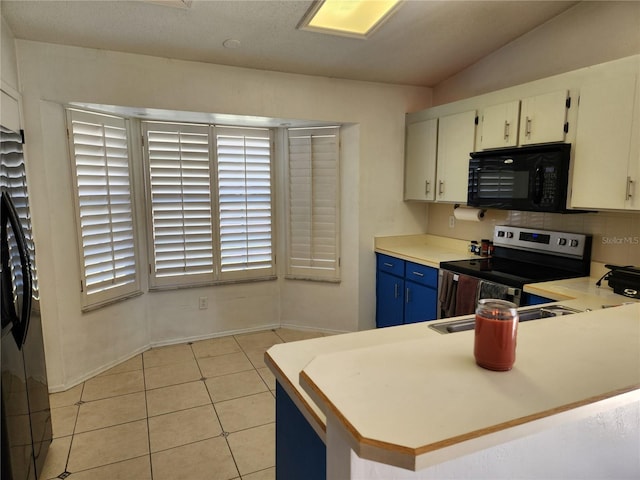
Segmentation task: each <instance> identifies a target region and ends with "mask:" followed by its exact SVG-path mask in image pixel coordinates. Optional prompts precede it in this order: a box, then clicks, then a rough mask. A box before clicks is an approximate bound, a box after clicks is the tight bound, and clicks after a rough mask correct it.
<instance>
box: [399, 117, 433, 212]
mask: <svg viewBox="0 0 640 480" xmlns="http://www.w3.org/2000/svg"><path fill="white" fill-rule="evenodd" d="M437 145H438V119H437V118H434V119H432V120H426V121H424V122H417V123H412V124H409V125H407V138H406V151H405V163H404V199H405V200H435V191H436V153H437V150H436V149H437Z"/></svg>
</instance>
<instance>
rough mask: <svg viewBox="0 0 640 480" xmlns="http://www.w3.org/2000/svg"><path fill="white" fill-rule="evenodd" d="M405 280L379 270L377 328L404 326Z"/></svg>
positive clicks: (377, 277)
mask: <svg viewBox="0 0 640 480" xmlns="http://www.w3.org/2000/svg"><path fill="white" fill-rule="evenodd" d="M403 292H404V280H403V279H402V278H400V277H396V276H395V275H391V274H389V273H387V272H384V271H381V270H378V274H377V276H376V327H378V328H380V327H391V326H394V325H402V323H403V317H404V296H403Z"/></svg>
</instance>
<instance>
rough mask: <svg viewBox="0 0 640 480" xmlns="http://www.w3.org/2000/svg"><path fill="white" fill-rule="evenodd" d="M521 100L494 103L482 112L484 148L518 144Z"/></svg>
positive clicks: (482, 141)
mask: <svg viewBox="0 0 640 480" xmlns="http://www.w3.org/2000/svg"><path fill="white" fill-rule="evenodd" d="M519 116H520V100H515V101H513V102H507V103H502V104H500V105H492V106H490V107H486V108H485V109H484V110H483V112H482V140H481V143H482V144H481V148H482V150H487V149H489V148H501V147H515V146H516V145H518V119H519Z"/></svg>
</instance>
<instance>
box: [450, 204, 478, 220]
mask: <svg viewBox="0 0 640 480" xmlns="http://www.w3.org/2000/svg"><path fill="white" fill-rule="evenodd" d="M453 216H454V217H455V218H456V220H465V221H467V222H479V221H480V220H482V218H483V217H484V210H482V209H481V208H466V207H458V208H454V209H453Z"/></svg>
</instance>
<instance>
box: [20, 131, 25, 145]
mask: <svg viewBox="0 0 640 480" xmlns="http://www.w3.org/2000/svg"><path fill="white" fill-rule="evenodd" d="M20 143H22V145H24V144H25V140H24V130H23V129H22V128H21V129H20Z"/></svg>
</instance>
